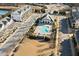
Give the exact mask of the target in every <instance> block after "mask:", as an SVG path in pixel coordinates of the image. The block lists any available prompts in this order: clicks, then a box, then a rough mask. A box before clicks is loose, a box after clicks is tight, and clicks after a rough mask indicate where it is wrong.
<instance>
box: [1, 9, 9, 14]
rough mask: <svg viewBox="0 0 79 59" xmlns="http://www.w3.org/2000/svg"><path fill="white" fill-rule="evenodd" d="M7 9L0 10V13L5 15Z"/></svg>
mask: <svg viewBox="0 0 79 59" xmlns="http://www.w3.org/2000/svg"><path fill="white" fill-rule="evenodd" d="M8 12H9V11H8V10H0V15H5V14H7V13H8Z"/></svg>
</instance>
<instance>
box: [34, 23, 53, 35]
mask: <svg viewBox="0 0 79 59" xmlns="http://www.w3.org/2000/svg"><path fill="white" fill-rule="evenodd" d="M43 26H48V27H49V28H47V30H48V32H42V29H44V28H41V27H43ZM51 29H52V26H50V25H41V26H37V27H36V29H35V31H34V34H35V35H40V36H43V35H48V34H49V35H50V34H51V32H49V31H50V30H51Z"/></svg>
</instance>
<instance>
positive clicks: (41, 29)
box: [39, 26, 49, 33]
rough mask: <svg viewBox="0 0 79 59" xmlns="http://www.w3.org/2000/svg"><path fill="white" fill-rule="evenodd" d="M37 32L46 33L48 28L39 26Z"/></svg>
mask: <svg viewBox="0 0 79 59" xmlns="http://www.w3.org/2000/svg"><path fill="white" fill-rule="evenodd" d="M39 30H40V32H41V33H47V32H48V31H49V28H48V26H41V27H40V29H39Z"/></svg>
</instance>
